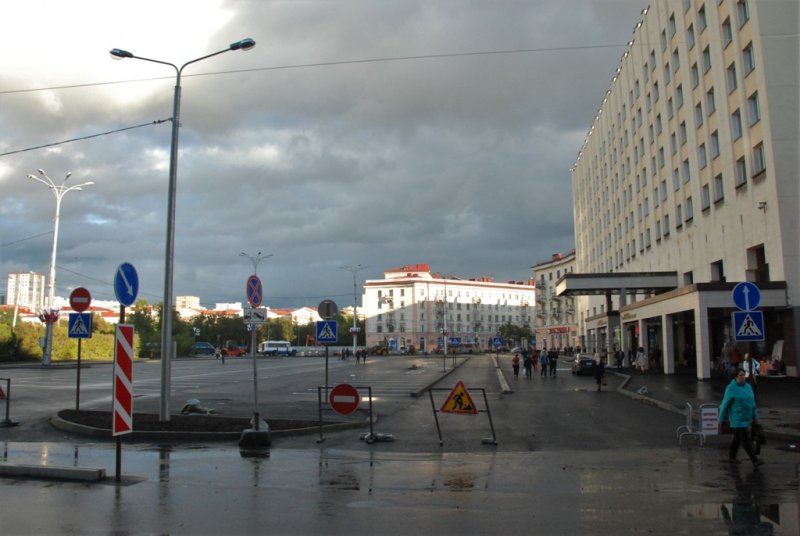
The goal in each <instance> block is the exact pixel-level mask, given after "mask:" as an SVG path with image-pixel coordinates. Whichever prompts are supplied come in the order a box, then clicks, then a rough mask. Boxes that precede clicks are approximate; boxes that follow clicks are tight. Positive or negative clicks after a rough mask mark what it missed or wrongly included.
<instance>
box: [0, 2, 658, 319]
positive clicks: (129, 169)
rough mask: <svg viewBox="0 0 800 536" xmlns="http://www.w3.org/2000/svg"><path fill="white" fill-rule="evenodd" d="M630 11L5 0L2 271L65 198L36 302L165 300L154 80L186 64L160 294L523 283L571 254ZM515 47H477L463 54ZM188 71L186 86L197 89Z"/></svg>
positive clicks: (170, 81)
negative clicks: (258, 258)
mask: <svg viewBox="0 0 800 536" xmlns="http://www.w3.org/2000/svg"><path fill="white" fill-rule="evenodd" d="M648 3H649V2H648V1H645V0H569V1H565V0H528V1H521V0H520V1H505V0H500V1H498V0H493V1H488V0H487V1H477V0H474V1H468V0H450V1H448V0H437V1H433V0H430V1H417V0H392V1H389V0H385V1H366V0H363V1H362V0H341V1H327V0H324V1H323V0H297V1H286V0H283V1H268V0H250V1H247V0H158V1H151V0H138V1H137V2H135V3H134V4H130V5H127V4H126V7H123V5H122V4H117V3H114V2H108V1H107V0H102V1H101V0H98V1H94V0H74V1H71V2H64V1H63V0H53V1H46V0H27V1H26V2H13V3H11V4H9V5H7V6H6V7H5V8H4V9H3V16H2V19H0V47H1V48H2V50H3V51H4V53H3V54H2V55H0V125H2V136H0V153H8V152H11V151H19V150H23V149H29V148H33V147H37V146H40V145H44V144H49V143H54V142H59V141H63V140H69V139H73V138H81V137H86V136H91V135H95V134H100V133H105V132H110V131H114V130H119V129H124V128H127V127H134V126H137V125H146V126H142V127H140V128H133V129H130V130H125V131H123V132H118V133H112V134H107V135H102V136H98V137H93V138H90V139H86V140H82V141H75V142H72V143H66V144H61V145H56V146H53V147H49V148H42V149H35V150H28V151H23V152H16V153H14V154H6V155H4V156H0V192H2V203H0V277H2V292H1V293H2V294H5V289H6V280H7V274H8V273H9V272H16V271H38V272H43V273H47V271H48V269H49V262H50V252H51V247H52V237H53V215H54V210H55V198H54V196H53V195H52V193H50V192H48V191H47V188H46V187H45V186H44V185H42V184H40V183H38V182H36V181H32V180H29V179H27V178H26V177H27V174H28V173H34V174H36V173H37V170H38V169H43V170H45V171H46V172H47V174H48V175H50V177H51V178H52V179H53V180H54V181H56V182H59V183H60V182H61V180H62V179H63V178H64V176H65V174H66V173H67V172H68V171H71V172H72V177H71V178H70V179H69V181H68V183H67V184H71V183H74V184H78V183H81V182H86V181H94V183H95V184H94V185H93V186H89V187H87V188H85V189H84V190H83V191H80V192H70V193H68V194H67V195H65V196H64V198H63V199H64V201H63V204H62V212H61V226H60V233H59V243H58V262H57V266H58V270H57V288H56V294H57V295H61V296H68V295H69V293H70V291H71V290H72V289H73V288H75V287H78V286H84V287H86V288H88V289H89V290H90V292H91V293H92V295H93V296H94V297H96V298H97V299H113V297H114V291H113V287H112V281H113V276H114V272H115V269H116V267H117V266H118V265H119V264H120V263H122V262H125V261H127V262H131V263H132V264H133V265H134V266H135V267H136V269H137V271H138V273H139V279H140V285H141V286H140V294H139V296H140V297H141V298H144V299H147V300H148V301H150V302H151V303H153V302H159V301H161V300H162V299H163V288H164V279H163V278H164V276H163V272H164V258H165V235H166V219H167V215H166V214H167V212H166V204H167V203H166V200H167V184H168V175H169V173H168V170H169V147H170V135H171V126H170V123H169V122H164V123H160V124H151V123H152V122H153V121H158V120H163V119H167V118H169V117H170V116H171V115H172V102H173V87H174V84H175V71H174V70H173V69H172V68H171V67H168V66H164V65H159V64H154V63H149V62H145V61H141V60H136V59H126V60H119V61H113V60H112V59H111V57H110V55H109V54H108V51H109V50H110V49H112V48H121V49H125V50H128V51H130V52H132V53H133V54H135V55H137V56H142V57H147V58H152V59H157V60H162V61H166V62H170V63H175V64H178V65H182V64H183V63H185V62H187V61H190V60H193V59H195V58H198V57H201V56H204V55H206V54H210V53H213V52H216V51H218V50H222V49H225V48H227V46H228V45H229V44H230V43H233V42H235V41H238V40H240V39H242V38H244V37H251V38H253V39H254V40H255V41H256V42H257V46H256V47H255V48H254V49H253V50H250V51H248V52H240V51H231V52H226V53H225V54H222V55H219V56H216V57H213V58H209V59H206V60H203V61H202V62H198V63H196V64H193V65H190V66H188V67H187V68H186V70H185V71H184V74H183V78H182V84H181V85H182V88H183V92H182V107H181V124H182V128H181V132H180V145H179V146H180V156H179V165H178V186H177V192H178V195H177V210H176V238H175V279H174V290H175V294H176V295H196V296H199V297H200V300H201V303H202V304H203V305H206V306H213V305H214V304H215V303H217V302H234V301H245V300H246V298H245V290H244V289H245V281H246V279H247V276H248V275H249V274H250V273H252V271H253V265H252V263H251V262H250V261H249V260H247V259H246V258H242V257H240V256H239V253H240V252H242V251H245V252H247V253H248V254H251V255H253V256H255V255H256V253H258V252H259V251H261V252H263V253H264V254H269V253H271V254H273V255H274V256H273V257H271V258H269V259H267V260H264V261H262V262H261V264H260V265H259V267H258V275H259V276H261V278H262V280H263V282H264V292H265V304H266V305H269V306H272V307H289V306H299V305H311V306H316V304H317V303H319V301H320V300H322V299H324V298H331V299H334V300H335V301H337V302H338V303H339V304H340V305H341V306H345V305H347V304H349V303H351V302H352V284H353V279H352V275H351V274H350V273H349V272H346V271H344V270H342V269H341V266H343V265H356V264H359V263H361V264H363V265H365V266H366V267H367V268H366V269H364V270H362V271H361V272H359V273H358V280H359V282H362V281H363V280H364V279H380V278H382V277H383V275H382V274H383V271H384V270H386V269H389V268H396V267H399V266H402V265H405V264H415V263H428V264H430V266H431V268H432V270H433V271H436V272H441V273H443V274H454V275H456V276H459V277H465V278H469V277H482V276H490V277H494V278H495V280H497V281H508V280H525V279H527V278H528V277H529V276H530V275H531V271H530V267H531V266H532V265H533V264H535V263H537V262H540V261H542V260H546V259H547V258H549V257H550V255H551V254H552V253H556V252H562V251H568V250H570V249H571V248H573V247H574V239H573V235H572V231H573V223H572V193H571V178H570V173H569V168H570V166H572V164H573V163H574V162H575V159H576V155H577V152H578V150H579V148H580V146H581V145H582V143H583V140H584V138H585V137H586V133H587V132H588V130H589V128H590V127H591V124H592V121H593V119H594V116H595V114H596V112H597V109H598V108H599V106H600V103H601V101H602V98H603V96H604V93H605V91H606V90H607V89H608V87H609V82H610V79H611V77H612V76H613V74H614V70H615V69H616V68H617V66H618V65H619V64H620V58H621V56H622V54H623V52H624V51H625V49H626V43H627V42H628V40H629V39H630V38H631V36H632V31H633V27H634V26H635V24H636V23H637V22H638V21H639V20H641V14H640V13H641V10H642V9H643V8H644V7H646V6H647V4H648ZM501 51H517V52H506V53H493V54H477V53H488V52H501ZM201 75H202V76H201Z"/></svg>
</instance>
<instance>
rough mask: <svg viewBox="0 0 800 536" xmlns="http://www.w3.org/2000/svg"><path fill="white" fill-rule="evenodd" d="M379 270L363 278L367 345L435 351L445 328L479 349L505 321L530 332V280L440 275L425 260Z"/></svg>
mask: <svg viewBox="0 0 800 536" xmlns="http://www.w3.org/2000/svg"><path fill="white" fill-rule="evenodd" d="M383 275H384V279H375V280H367V281H365V282H364V293H363V296H362V306H361V309H360V312H362V313H363V314H364V316H365V318H366V342H367V345H368V346H373V345H378V344H386V345H387V346H388V347H389V348H390V349H391V348H395V349H397V350H403V349H405V348H410V347H412V346H413V347H414V348H415V349H416V350H417V351H419V352H425V351H427V352H433V351H434V350H435V349H436V348H440V347H443V346H444V340H443V339H442V335H443V333H444V334H445V335H446V336H447V337H448V340H449V339H450V338H452V337H458V340H459V345H460V347H461V348H462V349H465V348H468V349H475V350H478V349H486V348H490V347H491V340H492V338H493V337H494V336H495V335H497V334H498V332H499V329H500V326H502V325H504V324H508V323H511V324H513V325H516V326H519V327H528V329H530V330H531V332H533V319H534V300H535V286H534V284H533V281H525V282H515V281H511V282H508V283H495V282H494V281H493V280H492V279H491V278H476V279H461V278H458V277H455V276H442V275H441V274H434V273H432V272H431V270H430V267H429V266H428V265H427V264H415V265H410V266H403V267H401V268H397V269H392V270H386V271H385V272H384V274H383ZM448 346H449V345H448Z"/></svg>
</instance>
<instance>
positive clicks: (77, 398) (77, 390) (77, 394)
mask: <svg viewBox="0 0 800 536" xmlns="http://www.w3.org/2000/svg"><path fill="white" fill-rule="evenodd" d="M81 340H82V339H78V378H77V380H76V384H75V411H80V410H81Z"/></svg>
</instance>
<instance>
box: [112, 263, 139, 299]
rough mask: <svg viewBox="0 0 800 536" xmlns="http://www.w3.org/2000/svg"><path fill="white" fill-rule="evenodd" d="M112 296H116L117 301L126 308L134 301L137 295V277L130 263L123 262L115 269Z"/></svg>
mask: <svg viewBox="0 0 800 536" xmlns="http://www.w3.org/2000/svg"><path fill="white" fill-rule="evenodd" d="M114 294H116V295H117V301H118V302H119V303H121V304H122V305H125V306H126V307H127V306H129V305H133V302H135V301H136V295H137V294H139V275H138V274H137V273H136V268H134V267H133V265H132V264H131V263H129V262H123V263H122V264H120V265H119V266H118V267H117V271H116V273H115V274H114Z"/></svg>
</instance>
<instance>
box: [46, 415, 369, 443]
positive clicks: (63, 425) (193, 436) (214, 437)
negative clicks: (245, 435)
mask: <svg viewBox="0 0 800 536" xmlns="http://www.w3.org/2000/svg"><path fill="white" fill-rule="evenodd" d="M376 422H378V417H377V416H376V415H373V420H372V424H373V425H374V424H375V423H376ZM50 424H51V425H52V426H53V427H54V428H56V429H58V430H62V431H65V432H71V433H74V434H79V435H84V436H89V437H96V438H99V439H113V438H112V436H111V430H110V429H108V428H95V427H93V426H85V425H83V424H78V423H75V422H72V421H67V420H65V419H62V418H61V417H59V416H58V415H53V416H52V417H50ZM364 426H369V417H367V418H366V420H364V421H355V422H340V423H334V424H323V425H322V429H323V430H327V431H339V430H349V429H353V428H362V427H364ZM317 432H319V425H317V426H307V427H305V428H294V429H290V430H270V431H269V434H270V436H271V437H292V436H298V435H307V434H314V433H317ZM241 434H242V430H240V431H238V432H159V431H147V432H144V431H136V430H134V431H132V432H131V433H130V434H126V435H125V437H124V438H123V441H125V442H131V441H150V440H165V439H170V440H173V441H225V440H231V441H238V440H239V438H240V437H241Z"/></svg>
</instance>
